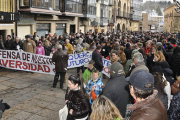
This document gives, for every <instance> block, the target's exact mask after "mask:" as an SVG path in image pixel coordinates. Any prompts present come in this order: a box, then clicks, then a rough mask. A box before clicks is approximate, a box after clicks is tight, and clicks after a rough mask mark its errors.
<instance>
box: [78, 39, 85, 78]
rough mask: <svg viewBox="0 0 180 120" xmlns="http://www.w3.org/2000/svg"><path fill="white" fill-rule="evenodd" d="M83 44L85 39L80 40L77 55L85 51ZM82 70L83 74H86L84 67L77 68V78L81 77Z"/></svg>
mask: <svg viewBox="0 0 180 120" xmlns="http://www.w3.org/2000/svg"><path fill="white" fill-rule="evenodd" d="M82 42H83V39H82V38H79V40H78V44H77V47H76V53H80V52H83V51H84V46H83V44H82ZM80 69H81V70H82V73H84V65H83V66H81V67H77V76H78V77H80Z"/></svg>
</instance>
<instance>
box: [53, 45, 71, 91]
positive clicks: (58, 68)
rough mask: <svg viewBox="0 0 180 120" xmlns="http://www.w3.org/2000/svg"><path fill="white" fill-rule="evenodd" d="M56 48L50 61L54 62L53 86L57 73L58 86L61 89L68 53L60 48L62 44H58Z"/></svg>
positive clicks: (55, 82) (54, 85)
mask: <svg viewBox="0 0 180 120" xmlns="http://www.w3.org/2000/svg"><path fill="white" fill-rule="evenodd" d="M57 49H58V50H57V51H56V52H55V53H54V54H53V56H52V61H53V62H55V76H54V83H53V88H56V85H57V82H58V79H59V75H60V88H61V89H63V83H64V78H65V74H66V72H67V64H68V53H67V51H65V50H62V45H60V44H59V45H58V48H57Z"/></svg>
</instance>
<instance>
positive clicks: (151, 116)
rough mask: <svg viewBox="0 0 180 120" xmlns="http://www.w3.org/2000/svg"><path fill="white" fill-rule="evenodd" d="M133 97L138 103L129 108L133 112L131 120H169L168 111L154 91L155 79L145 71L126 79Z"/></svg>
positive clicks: (138, 71)
mask: <svg viewBox="0 0 180 120" xmlns="http://www.w3.org/2000/svg"><path fill="white" fill-rule="evenodd" d="M126 81H127V82H128V83H129V89H130V94H131V96H132V97H133V98H134V99H135V101H136V103H134V104H133V105H131V106H130V107H128V110H133V112H132V115H131V117H130V120H168V117H167V111H166V108H165V106H164V105H163V103H162V102H161V100H160V99H159V98H158V96H157V94H158V91H157V90H154V77H153V75H152V74H151V73H149V72H147V71H145V70H137V71H136V72H134V73H133V74H132V75H131V76H130V77H128V78H126Z"/></svg>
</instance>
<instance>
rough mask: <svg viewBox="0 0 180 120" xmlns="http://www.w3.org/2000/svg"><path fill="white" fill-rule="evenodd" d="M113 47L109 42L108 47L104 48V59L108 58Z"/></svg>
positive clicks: (102, 52) (102, 51)
mask: <svg viewBox="0 0 180 120" xmlns="http://www.w3.org/2000/svg"><path fill="white" fill-rule="evenodd" d="M111 49H112V48H111V46H110V43H109V42H107V43H106V45H105V46H104V47H102V50H101V54H102V56H104V58H106V57H108V56H109V54H110V52H111Z"/></svg>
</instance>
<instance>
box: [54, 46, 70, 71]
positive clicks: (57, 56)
mask: <svg viewBox="0 0 180 120" xmlns="http://www.w3.org/2000/svg"><path fill="white" fill-rule="evenodd" d="M68 58H69V56H68V53H67V51H66V50H60V49H58V50H57V51H56V52H55V53H54V54H53V57H52V61H53V62H55V71H56V72H66V70H67V65H68Z"/></svg>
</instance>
